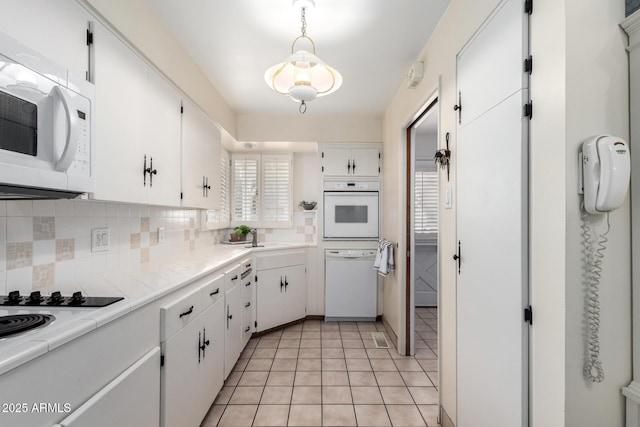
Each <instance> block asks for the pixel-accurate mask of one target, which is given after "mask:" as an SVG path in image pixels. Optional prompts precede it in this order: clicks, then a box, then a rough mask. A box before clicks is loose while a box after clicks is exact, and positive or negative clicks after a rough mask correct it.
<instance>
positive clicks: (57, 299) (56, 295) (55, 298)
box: [49, 291, 64, 304]
mask: <svg viewBox="0 0 640 427" xmlns="http://www.w3.org/2000/svg"><path fill="white" fill-rule="evenodd" d="M63 301H64V297H63V296H62V294H61V293H60V291H55V292H51V297H50V298H49V303H50V304H61V303H62V302H63Z"/></svg>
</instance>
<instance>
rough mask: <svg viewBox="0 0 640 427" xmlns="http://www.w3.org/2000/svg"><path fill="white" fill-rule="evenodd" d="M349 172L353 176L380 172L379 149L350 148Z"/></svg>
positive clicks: (375, 174)
mask: <svg viewBox="0 0 640 427" xmlns="http://www.w3.org/2000/svg"><path fill="white" fill-rule="evenodd" d="M351 157H352V158H351V172H352V174H353V175H354V176H378V175H379V174H380V171H379V169H378V168H379V167H380V150H379V149H377V148H354V149H352V150H351Z"/></svg>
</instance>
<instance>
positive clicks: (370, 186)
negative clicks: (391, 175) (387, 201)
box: [324, 180, 380, 191]
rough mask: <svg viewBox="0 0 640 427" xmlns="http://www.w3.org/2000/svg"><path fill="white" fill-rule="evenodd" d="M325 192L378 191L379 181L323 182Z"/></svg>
mask: <svg viewBox="0 0 640 427" xmlns="http://www.w3.org/2000/svg"><path fill="white" fill-rule="evenodd" d="M324 190H325V191H378V190H380V181H331V180H325V181H324Z"/></svg>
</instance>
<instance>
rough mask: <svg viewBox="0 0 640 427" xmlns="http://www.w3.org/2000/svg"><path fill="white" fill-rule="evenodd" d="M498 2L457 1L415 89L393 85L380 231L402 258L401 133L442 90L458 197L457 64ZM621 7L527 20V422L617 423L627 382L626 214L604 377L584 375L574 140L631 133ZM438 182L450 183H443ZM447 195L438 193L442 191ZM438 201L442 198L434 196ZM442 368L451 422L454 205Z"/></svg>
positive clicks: (448, 230)
mask: <svg viewBox="0 0 640 427" xmlns="http://www.w3.org/2000/svg"><path fill="white" fill-rule="evenodd" d="M497 3H498V1H495V0H483V1H470V0H453V1H452V3H451V5H450V7H449V9H448V10H447V12H446V13H445V16H444V17H443V20H442V21H441V23H440V24H439V26H438V28H437V29H436V31H435V32H434V34H433V36H432V38H431V40H430V41H429V42H428V43H427V45H426V46H425V48H424V50H423V52H422V54H421V55H420V57H419V58H420V59H422V60H424V61H425V66H426V73H425V78H424V80H423V81H422V83H421V84H420V85H419V86H418V88H417V89H416V90H413V91H411V90H408V89H405V88H403V87H402V88H400V89H399V91H398V92H397V94H396V96H395V98H394V100H393V102H392V103H391V105H390V106H389V108H388V109H387V112H386V114H385V117H384V135H385V137H384V152H385V158H384V160H385V163H384V173H385V175H384V177H385V178H384V184H383V188H384V191H385V200H386V204H385V208H384V224H383V234H384V235H385V236H388V238H390V239H394V240H397V241H399V242H400V251H399V252H400V253H399V254H398V259H403V258H404V256H405V253H404V249H403V247H404V241H405V239H404V232H405V226H404V223H405V221H404V215H405V214H404V209H405V196H404V183H403V176H404V169H405V165H404V162H405V148H404V143H405V141H404V132H403V129H404V128H405V127H406V126H407V124H409V123H410V122H411V120H412V118H413V117H414V115H415V114H416V112H418V111H419V110H420V108H421V107H422V105H423V103H424V102H425V101H426V100H427V99H428V98H429V96H430V95H431V94H432V93H433V92H434V91H435V90H436V89H437V88H438V78H440V86H439V90H440V101H441V102H440V113H441V119H440V126H441V127H440V140H441V141H440V145H441V146H442V145H443V142H444V141H443V139H444V138H443V135H444V134H445V133H446V132H451V134H452V140H451V142H452V147H451V148H452V152H453V165H452V179H451V183H450V185H452V186H453V188H454V200H455V166H456V145H455V131H456V124H455V115H454V112H453V110H452V109H451V107H452V106H453V105H454V104H455V103H456V98H455V93H456V92H455V58H456V54H457V52H458V51H459V50H460V48H461V47H462V46H463V45H464V44H465V42H466V41H467V40H468V39H469V37H470V36H471V34H472V33H473V32H474V31H475V30H476V29H477V28H478V26H479V25H480V24H481V23H482V21H483V20H484V19H485V18H486V17H487V16H488V15H489V13H490V11H491V10H492V9H493V8H494V7H495V6H496V5H497ZM623 18H624V4H623V2H622V1H620V2H591V3H590V4H589V7H584V3H583V2H579V1H578V0H560V1H558V0H538V1H536V2H535V7H534V13H533V16H532V17H531V39H530V44H531V52H532V54H533V57H534V73H533V75H532V78H531V98H532V99H533V100H534V118H533V120H532V122H531V139H530V147H531V148H530V156H531V157H530V247H529V249H530V298H531V303H532V305H533V307H534V313H535V314H534V326H533V327H532V328H531V356H530V357H531V359H530V369H531V382H530V393H531V395H530V397H531V420H532V423H531V425H533V426H544V427H547V426H565V425H566V426H585V425H598V426H600V425H607V426H622V425H623V421H622V420H623V411H622V398H621V396H620V388H621V387H622V386H623V385H626V383H627V382H628V381H629V380H630V375H631V359H630V355H631V350H630V344H631V342H630V324H631V323H630V308H629V302H628V301H629V300H630V268H631V266H630V256H629V245H630V242H629V234H630V219H629V207H628V204H625V205H624V206H623V207H622V208H621V209H619V210H617V211H616V212H614V213H612V214H611V223H612V231H611V233H610V243H609V245H608V249H607V261H606V262H605V266H604V268H605V273H604V278H603V291H602V292H601V295H602V310H603V312H602V322H603V325H602V330H601V331H602V332H601V337H602V358H603V361H604V363H605V369H606V371H607V377H606V380H605V382H604V383H603V384H597V385H593V386H591V385H588V384H587V383H586V382H585V381H584V380H583V378H582V363H583V351H584V344H583V342H584V341H583V323H582V322H583V316H584V313H583V302H584V291H583V288H582V285H581V283H580V281H581V253H580V242H581V237H580V233H579V202H578V195H577V194H576V184H577V178H576V176H577V166H576V155H577V149H578V145H579V142H580V141H581V140H582V139H583V138H585V137H587V136H589V135H591V134H595V133H611V134H616V135H619V136H621V137H628V85H627V79H628V72H627V59H626V54H625V52H624V46H625V40H624V37H623V36H622V32H621V30H619V29H618V27H617V24H618V23H619V22H620V21H622V19H623ZM445 182H446V181H445ZM441 191H444V187H442V188H441ZM441 197H442V195H441ZM440 215H441V216H440V218H441V233H440V237H441V238H440V241H439V242H440V248H439V253H440V263H441V270H440V272H441V275H440V289H441V299H440V301H441V305H440V332H441V334H440V337H441V338H440V339H441V342H440V360H441V369H440V370H441V383H440V386H441V403H442V405H443V407H444V408H445V410H446V411H447V412H448V414H449V415H450V416H451V417H452V418H453V419H454V422H455V412H456V406H455V384H456V376H455V360H456V346H455V340H456V338H455V337H456V334H455V331H456V325H455V286H456V282H455V266H454V264H453V262H451V261H450V254H452V253H454V252H455V248H454V244H455V236H456V230H455V202H454V209H453V210H441V212H440ZM404 279H405V274H404V271H403V270H402V269H399V270H398V271H396V273H395V275H394V276H390V277H388V278H386V279H385V283H384V287H385V307H384V312H385V316H386V318H387V319H388V320H389V321H390V323H391V325H392V326H393V327H394V329H395V330H396V332H397V333H399V335H402V333H403V329H402V328H403V316H404V312H403V310H404V300H403V284H404Z"/></svg>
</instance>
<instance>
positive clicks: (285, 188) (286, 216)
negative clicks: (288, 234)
mask: <svg viewBox="0 0 640 427" xmlns="http://www.w3.org/2000/svg"><path fill="white" fill-rule="evenodd" d="M291 175H292V167H291V156H289V155H263V156H262V222H263V224H268V225H274V224H273V223H280V224H290V223H291V215H292V206H291V181H292V180H291Z"/></svg>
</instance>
